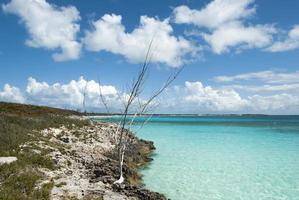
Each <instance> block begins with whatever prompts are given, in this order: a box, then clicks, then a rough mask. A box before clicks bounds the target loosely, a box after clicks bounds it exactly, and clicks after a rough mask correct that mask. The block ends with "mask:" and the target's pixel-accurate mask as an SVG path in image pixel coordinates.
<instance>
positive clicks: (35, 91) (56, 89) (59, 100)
mask: <svg viewBox="0 0 299 200" xmlns="http://www.w3.org/2000/svg"><path fill="white" fill-rule="evenodd" d="M84 93H85V95H86V106H88V107H102V106H103V105H102V103H101V101H100V94H101V93H102V95H103V96H104V97H105V98H106V100H107V101H108V102H109V103H111V101H114V100H115V99H117V90H116V88H115V87H114V86H111V85H102V86H100V85H99V84H98V83H97V82H95V81H93V80H91V81H87V80H85V79H84V78H83V77H80V78H79V80H77V81H76V80H72V81H70V82H69V83H67V84H61V83H55V84H52V85H49V84H48V83H46V82H38V81H36V80H35V79H34V78H29V79H28V84H27V88H26V96H27V101H28V102H30V103H34V104H43V105H52V106H60V107H61V106H68V107H73V108H81V107H82V104H83V98H84Z"/></svg>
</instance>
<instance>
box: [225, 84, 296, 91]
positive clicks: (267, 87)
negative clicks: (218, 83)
mask: <svg viewBox="0 0 299 200" xmlns="http://www.w3.org/2000/svg"><path fill="white" fill-rule="evenodd" d="M223 88H231V89H235V90H242V91H248V92H254V93H261V92H277V91H288V92H291V91H295V92H297V91H299V84H298V83H296V84H281V85H226V86H223Z"/></svg>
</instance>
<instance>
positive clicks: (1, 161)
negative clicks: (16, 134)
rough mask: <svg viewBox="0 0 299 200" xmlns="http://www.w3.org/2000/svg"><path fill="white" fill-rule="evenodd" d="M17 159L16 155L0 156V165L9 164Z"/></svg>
mask: <svg viewBox="0 0 299 200" xmlns="http://www.w3.org/2000/svg"><path fill="white" fill-rule="evenodd" d="M16 160H18V159H17V157H0V165H3V164H9V163H12V162H14V161H16Z"/></svg>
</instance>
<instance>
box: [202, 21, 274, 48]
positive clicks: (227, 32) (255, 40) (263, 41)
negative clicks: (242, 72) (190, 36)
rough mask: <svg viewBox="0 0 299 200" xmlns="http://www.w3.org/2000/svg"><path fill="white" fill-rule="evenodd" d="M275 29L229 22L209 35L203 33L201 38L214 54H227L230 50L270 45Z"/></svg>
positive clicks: (267, 26)
mask: <svg viewBox="0 0 299 200" xmlns="http://www.w3.org/2000/svg"><path fill="white" fill-rule="evenodd" d="M272 33H275V29H274V28H273V27H272V26H269V25H256V26H248V27H246V26H244V25H242V24H240V23H239V22H231V23H228V24H226V25H224V26H220V27H219V28H217V29H216V30H215V31H213V32H212V33H211V34H209V33H203V34H202V35H203V38H204V39H205V41H206V42H207V43H208V44H209V45H210V46H211V48H212V50H213V51H214V52H215V53H216V54H222V53H226V52H229V50H230V48H232V47H238V48H239V49H246V48H263V47H266V46H268V45H270V44H271V43H272Z"/></svg>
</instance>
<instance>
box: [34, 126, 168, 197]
mask: <svg viewBox="0 0 299 200" xmlns="http://www.w3.org/2000/svg"><path fill="white" fill-rule="evenodd" d="M115 130H116V125H115V124H111V123H97V122H93V123H92V124H91V125H88V126H84V127H81V128H77V127H75V126H74V127H73V128H66V127H64V126H62V127H60V128H48V129H44V130H43V131H42V134H43V136H44V140H42V141H40V142H39V144H38V147H39V148H43V149H48V150H49V155H50V156H51V157H52V159H53V160H54V162H55V164H56V166H57V167H56V168H55V170H48V169H41V170H42V171H43V172H44V174H45V175H46V177H47V178H45V180H43V184H44V183H47V182H52V183H53V189H52V191H51V195H50V197H51V199H104V200H109V199H111V200H114V199H115V200H117V199H119V200H133V199H141V200H146V199H148V200H165V199H166V197H165V196H164V195H162V194H159V193H156V192H152V191H149V190H147V189H146V188H144V185H143V184H142V178H141V175H140V174H139V173H138V170H139V169H140V167H142V166H144V165H146V164H148V163H149V162H150V161H151V160H152V158H151V154H152V152H153V150H154V149H155V147H154V144H153V142H150V141H145V140H142V139H139V138H137V137H136V136H135V135H134V134H132V133H130V132H128V134H127V137H129V139H130V141H131V145H130V148H129V149H128V151H127V152H126V157H125V162H124V175H125V182H124V183H123V184H120V185H119V184H113V182H114V181H115V180H117V179H118V176H119V173H118V162H117V159H116V155H115V152H116V151H115V148H116V147H115V144H116V141H117V138H116V137H117V136H115V134H114V133H115Z"/></svg>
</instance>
